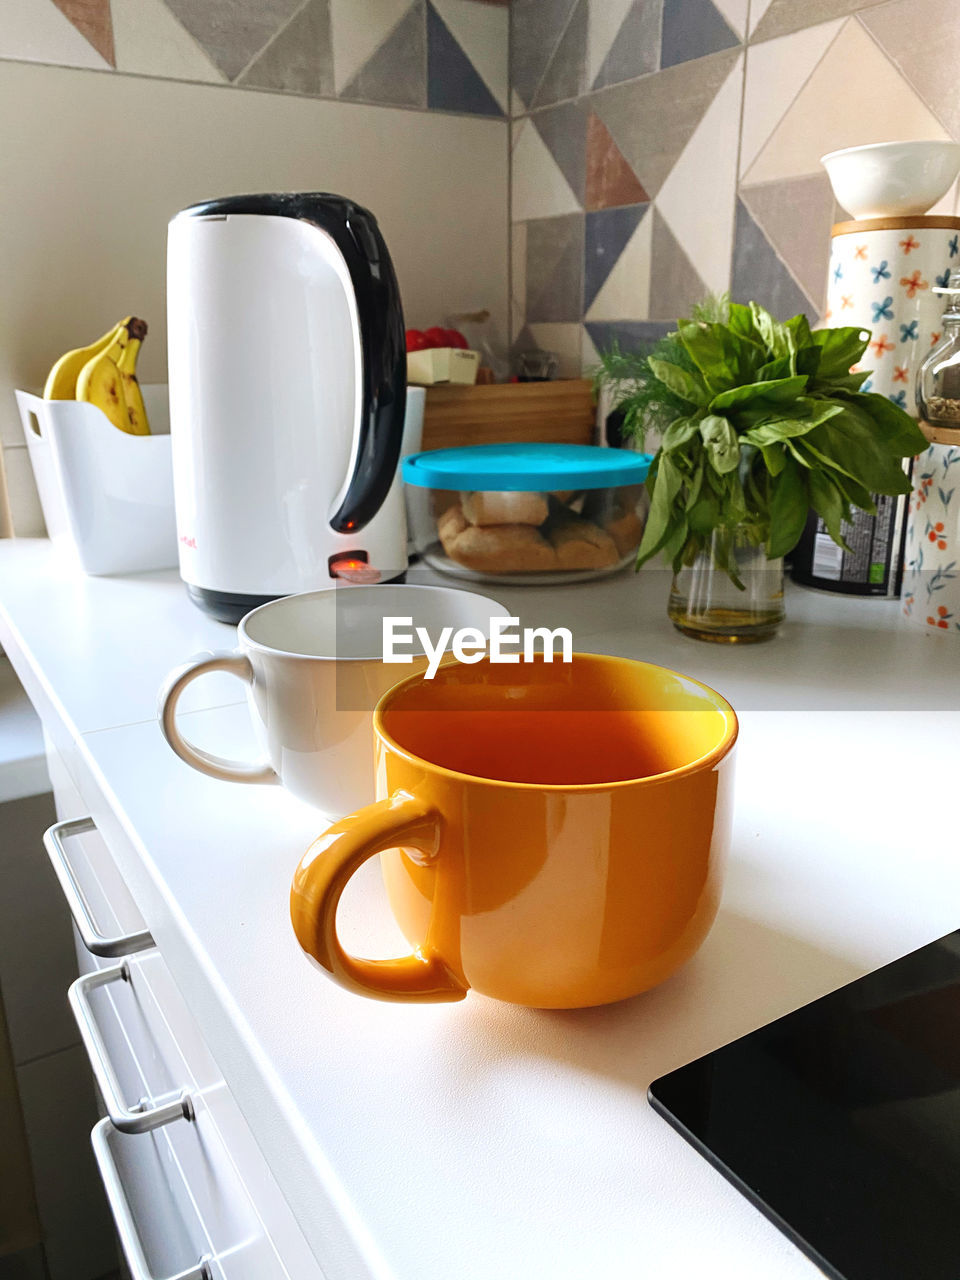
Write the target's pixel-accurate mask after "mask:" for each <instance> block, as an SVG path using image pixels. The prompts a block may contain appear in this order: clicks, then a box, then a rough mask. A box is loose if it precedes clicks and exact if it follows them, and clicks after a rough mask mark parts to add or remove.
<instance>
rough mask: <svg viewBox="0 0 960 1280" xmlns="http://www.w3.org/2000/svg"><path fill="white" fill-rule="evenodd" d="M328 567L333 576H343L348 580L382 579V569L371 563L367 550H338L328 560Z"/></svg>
mask: <svg viewBox="0 0 960 1280" xmlns="http://www.w3.org/2000/svg"><path fill="white" fill-rule="evenodd" d="M327 568H328V569H329V571H330V576H331V577H333V578H343V579H344V580H345V581H346V582H379V581H380V571H379V569H374V568H373V567H372V566H371V565H370V563H369V561H368V560H367V553H366V552H365V551H340V552H337V553H336V554H335V555H332V556H331V557H330V559H329V560H328V561H327Z"/></svg>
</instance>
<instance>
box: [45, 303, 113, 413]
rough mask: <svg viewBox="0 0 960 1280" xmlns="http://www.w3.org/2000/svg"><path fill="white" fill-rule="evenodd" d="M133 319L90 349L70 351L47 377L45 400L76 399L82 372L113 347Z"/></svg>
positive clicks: (79, 348) (93, 344) (106, 334)
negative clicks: (84, 367)
mask: <svg viewBox="0 0 960 1280" xmlns="http://www.w3.org/2000/svg"><path fill="white" fill-rule="evenodd" d="M131 319H132V317H131V316H127V317H126V319H125V320H121V321H120V323H119V324H115V325H114V326H113V328H112V329H111V330H110V332H109V333H105V334H104V335H103V337H101V338H98V339H97V340H96V342H93V343H91V344H90V346H89V347H77V348H76V349H75V350H74V351H68V352H66V354H65V355H62V356H61V357H60V359H59V360H58V361H57V363H56V364H55V365H54V366H53V368H52V369H51V370H50V372H49V374H48V375H47V381H46V385H45V386H44V388H43V398H44V400H74V399H76V395H77V378H78V377H79V376H80V370H81V369H82V368H83V366H84V365H85V364H87V363H88V362H89V361H90V360H92V359H93V357H94V356H98V355H100V353H101V352H102V351H106V349H107V347H109V346H112V345H113V342H114V340H115V339H116V336H117V333H118V331H119V330H120V329H122V328H124V327H125V326H126V325H127V324H128V323H129V322H130V320H131Z"/></svg>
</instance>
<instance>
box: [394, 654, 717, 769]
mask: <svg viewBox="0 0 960 1280" xmlns="http://www.w3.org/2000/svg"><path fill="white" fill-rule="evenodd" d="M573 657H574V658H589V659H590V661H591V662H595V663H600V664H601V665H610V666H622V665H623V664H625V663H629V664H630V665H631V666H637V667H648V668H649V669H650V670H652V671H661V672H664V673H665V674H666V675H670V676H676V677H677V679H679V680H686V681H688V682H689V683H690V684H692V685H696V687H697V688H698V689H701V690H703V692H704V693H705V694H706V695H707V697H708V699H709V701H710V702H712V703H713V705H714V706H715V707H716V709H717V711H719V712H720V714H721V715H722V716H723V718H724V720H725V722H726V727H725V729H724V734H723V738H722V739H721V740H720V742H718V743H717V745H716V746H715V747H711V748H710V750H709V751H707V752H705V753H704V754H703V755H702V756H698V757H697V759H696V760H689V761H687V763H686V764H682V765H679V766H678V767H677V768H676V769H667V770H665V771H664V772H663V773H649V774H645V775H644V776H643V777H642V778H618V779H614V780H612V781H610V782H513V781H510V780H509V779H505V778H485V777H483V776H481V775H480V774H476V773H461V772H460V770H458V769H451V768H449V767H448V766H447V765H443V764H436V763H435V762H434V761H433V760H425V759H424V758H423V756H418V755H416V754H414V752H412V751H410V750H408V748H407V747H404V746H402V745H401V744H400V743H399V742H397V740H396V738H394V737H393V735H392V734H390V733H388V732H387V730H386V728H385V726H384V723H383V716H384V713H385V712H386V711H387V710H389V706H390V703H391V702H392V701H393V700H394V698H397V697H399V696H400V695H401V693H402V691H403V690H404V689H406V688H407V687H408V686H412V685H414V684H418V683H421V684H422V683H423V675H422V674H415V675H412V676H407V678H406V679H405V680H401V681H400V682H399V683H398V684H395V685H393V686H392V687H391V688H389V689H388V690H387V691H386V693H384V694H383V695H382V696H381V698H380V701H379V702H378V703H377V705H376V707H375V708H374V712H373V730H374V733H375V734H376V736H377V737H378V738H379V739H380V741H381V742H382V743H383V745H384V746H386V747H389V748H390V750H391V751H393V752H394V753H395V754H396V755H398V756H400V757H401V758H402V759H404V760H406V761H407V763H408V764H414V765H417V766H418V767H420V768H422V769H425V770H426V771H427V772H429V773H433V774H438V775H440V776H442V777H446V778H455V779H458V780H460V781H463V782H471V783H474V784H477V785H480V786H488V787H509V788H511V789H512V790H517V791H548V792H558V793H559V792H572V791H575V792H590V791H609V790H611V789H612V788H619V787H639V786H644V785H660V784H662V783H664V782H672V781H673V780H674V779H675V778H683V777H687V776H688V775H690V774H693V773H703V772H706V771H707V770H708V769H710V768H712V766H713V765H714V764H716V763H717V762H718V761H720V760H722V759H723V757H724V756H726V755H729V753H730V752H731V751H732V750H733V747H734V746H735V745H736V742H737V738H738V737H739V735H740V721H739V719H738V718H737V713H736V712H735V711H734V709H733V707H732V706H731V705H730V703H729V702H728V701H727V700H726V698H725V697H724V696H723V694H722V693H718V692H717V691H716V689H711V687H710V686H709V685H708V684H704V683H703V681H702V680H697V679H695V678H694V677H693V676H686V675H684V674H683V673H682V672H680V671H674V670H673V668H672V667H661V666H660V664H659V663H656V662H642V661H641V660H640V659H639V658H621V657H618V656H617V655H616V654H608V653H583V652H581V651H579V650H577V651H576V652H575V653H574V654H573ZM487 661H489V660H487ZM443 665H444V666H447V665H453V664H452V662H451V663H449V664H448V663H444V664H443Z"/></svg>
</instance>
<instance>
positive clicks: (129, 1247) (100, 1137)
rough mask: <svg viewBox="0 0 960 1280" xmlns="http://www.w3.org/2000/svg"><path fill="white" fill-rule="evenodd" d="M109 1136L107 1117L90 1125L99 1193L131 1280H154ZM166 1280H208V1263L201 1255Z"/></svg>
mask: <svg viewBox="0 0 960 1280" xmlns="http://www.w3.org/2000/svg"><path fill="white" fill-rule="evenodd" d="M109 1132H110V1120H109V1117H108V1118H107V1119H105V1120H100V1121H98V1123H97V1124H95V1125H94V1127H93V1132H92V1133H91V1134H90V1141H91V1143H92V1144H93V1155H94V1159H95V1160H96V1162H97V1167H98V1168H99V1170H100V1177H101V1178H102V1179H103V1189H104V1191H105V1192H106V1193H107V1203H108V1204H109V1205H110V1212H111V1213H112V1214H113V1220H114V1222H115V1223H116V1227H117V1235H118V1236H119V1237H120V1245H121V1247H122V1249H123V1253H124V1257H125V1258H126V1259H127V1266H128V1267H129V1268H130V1276H131V1280H156V1277H155V1276H154V1274H153V1272H152V1271H151V1270H150V1268H149V1266H148V1264H147V1259H146V1257H145V1256H144V1252H143V1245H142V1244H141V1243H140V1236H139V1234H138V1233H137V1226H136V1223H135V1222H134V1220H133V1214H132V1213H131V1212H130V1204H129V1201H128V1200H127V1196H126V1192H125V1191H124V1189H123V1183H122V1182H121V1180H120V1173H119V1170H118V1169H117V1166H116V1163H115V1162H114V1159H113V1155H112V1154H111V1151H110V1142H109V1140H108V1136H107V1135H108V1134H109ZM167 1280H212V1272H211V1270H210V1259H209V1258H208V1257H207V1256H206V1255H205V1254H204V1255H203V1256H202V1257H201V1258H200V1260H199V1262H198V1263H197V1265H196V1266H195V1267H189V1268H188V1269H187V1270H186V1271H178V1272H177V1274H176V1275H175V1276H169V1277H167Z"/></svg>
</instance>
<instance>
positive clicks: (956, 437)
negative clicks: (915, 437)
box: [917, 418, 960, 445]
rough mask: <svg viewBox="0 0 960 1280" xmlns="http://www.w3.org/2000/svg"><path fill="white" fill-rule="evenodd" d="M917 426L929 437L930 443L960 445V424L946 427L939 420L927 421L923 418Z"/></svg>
mask: <svg viewBox="0 0 960 1280" xmlns="http://www.w3.org/2000/svg"><path fill="white" fill-rule="evenodd" d="M917 426H918V427H919V428H920V430H921V431H922V432H923V434H924V435H925V436H926V437H927V440H928V441H929V442H930V444H955V445H960V426H956V427H945V426H943V425H942V424H941V423H939V422H925V421H924V419H923V418H921V419H920V421H919V422H918V423H917Z"/></svg>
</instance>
